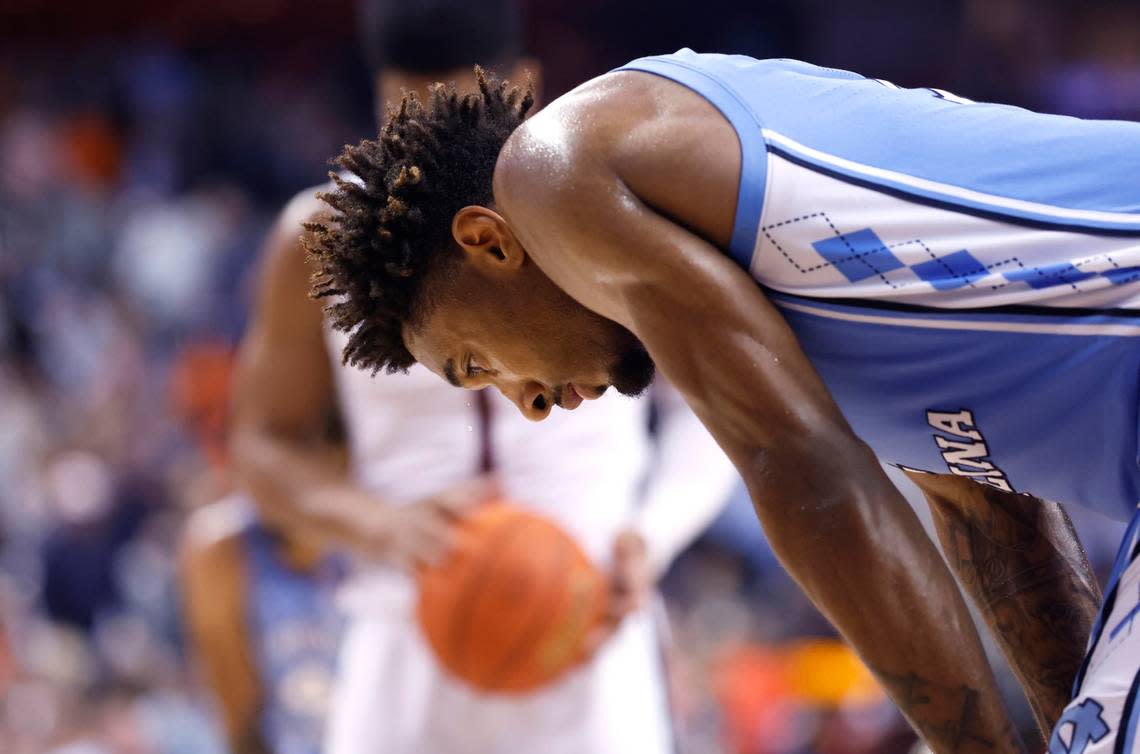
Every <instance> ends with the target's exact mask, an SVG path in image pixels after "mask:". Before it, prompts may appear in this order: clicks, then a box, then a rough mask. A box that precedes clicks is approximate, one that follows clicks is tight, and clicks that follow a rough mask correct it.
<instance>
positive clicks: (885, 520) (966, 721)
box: [496, 165, 1020, 754]
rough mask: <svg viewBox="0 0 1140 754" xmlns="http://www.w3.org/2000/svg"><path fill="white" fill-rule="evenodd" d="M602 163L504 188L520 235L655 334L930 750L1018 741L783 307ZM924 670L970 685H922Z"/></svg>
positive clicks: (842, 625) (795, 559)
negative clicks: (926, 689) (516, 191)
mask: <svg viewBox="0 0 1140 754" xmlns="http://www.w3.org/2000/svg"><path fill="white" fill-rule="evenodd" d="M592 170H595V168H591V166H589V165H586V166H585V167H584V168H582V171H583V172H582V173H580V174H577V175H571V176H570V177H569V178H564V179H563V180H561V181H560V182H559V183H558V184H553V185H551V184H548V185H547V186H546V187H543V186H541V185H538V184H537V183H535V184H531V185H530V186H528V190H527V191H526V196H527V201H525V202H522V201H519V202H511V201H509V200H508V201H507V202H506V203H504V204H503V205H501V208H502V209H503V210H504V212H506V213H507V216H508V219H509V221H510V222H511V225H512V227H514V228H515V229H516V230H517V231H518V232H519V233H520V234H521V237H520V240H521V241H522V243H523V245H524V246H526V247H527V248H528V249H532V250H534V251H532V252H531V253H532V256H534V257H535V258H536V260H537V262H538V264H539V265H540V266H541V267H542V269H543V270H544V271H546V272H547V274H549V275H550V276H551V278H552V279H553V280H554V282H555V283H556V284H558V285H559V286H560V287H562V288H563V290H565V291H567V292H568V293H569V294H570V295H572V296H574V297H575V298H577V299H578V300H579V301H581V302H583V303H585V304H586V305H587V306H589V307H591V308H593V309H594V310H595V311H597V312H599V313H600V314H602V315H603V316H606V317H609V318H610V319H613V320H615V321H617V322H619V323H621V324H623V325H624V326H626V327H627V328H629V329H630V330H631V331H632V332H633V333H634V334H635V335H637V336H638V337H639V338H640V339H641V340H642V342H643V343H644V344H645V345H646V347H647V348H648V350H649V352H650V354H651V355H652V356H653V357H654V359H655V360H656V362H657V364H658V367H659V368H660V369H661V371H662V372H663V373H664V374H665V376H666V377H668V378H669V380H670V381H671V382H672V383H673V384H674V385H675V386H676V387H677V388H678V389H679V390H680V391H681V392H682V393H683V394H684V395H685V397H686V400H687V401H688V402H689V403H690V405H691V406H692V407H693V408H694V410H695V411H696V413H697V414H698V416H700V418H701V420H702V421H703V422H704V423H705V424H706V426H707V427H708V428H709V429H710V431H711V432H712V433H713V435H714V436H715V437H716V439H717V441H718V442H719V443H720V445H721V447H722V448H724V449H725V451H726V452H727V453H728V454H729V456H730V457H731V458H732V459H733V461H734V463H735V464H736V466H737V468H738V469H739V470H740V472H741V474H742V475H743V476H744V478H745V481H746V482H747V483H748V486H749V489H750V491H751V493H752V497H753V501H754V502H755V504H756V508H757V512H758V514H759V517H760V519H761V521H762V523H763V524H764V527H765V529H766V531H767V532H768V534H769V538H770V541H771V543H772V545H773V547H774V549H775V551H776V553H777V555H778V556H779V557H780V559H781V561H782V562H783V563H784V565H785V566H786V567H787V568H788V570H789V572H790V573H791V574H792V576H793V577H794V578H795V579H796V581H797V582H798V583H799V584H800V585H801V586H802V587H803V589H804V590H805V592H806V593H807V594H808V595H809V597H810V598H811V599H812V601H813V602H814V603H815V604H816V605H817V606H818V607H819V608H820V609H821V610H822V612H823V613H824V614H825V615H827V617H828V618H829V619H830V620H831V621H832V622H833V623H834V624H835V625H836V627H837V628H838V629H839V630H840V632H841V633H842V634H843V635H844V636H845V637H846V638H847V639H848V641H850V642H851V644H852V645H853V646H854V647H855V648H856V650H857V651H858V652H859V654H860V655H861V656H862V658H863V659H864V661H866V662H867V663H868V665H870V666H871V667H872V669H874V670H875V672H876V673H877V674H878V676H879V678H880V680H881V681H882V682H883V683H884V685H885V687H886V689H887V691H888V692H889V693H890V694H891V696H892V697H893V698H894V700H895V701H896V702H897V703H898V704H899V706H900V707H901V708H902V710H903V712H904V714H906V715H907V717H908V719H909V720H910V721H911V723H912V724H913V725H914V727H915V728H916V729H917V730H918V731H919V732H920V733H921V734H922V735H923V736H924V737H925V738H926V739H927V740H928V741H929V742H930V744H931V746H932V747H933V749H934V751H935V752H938V754H949V753H950V752H990V751H1002V752H1013V751H1019V750H1020V744H1019V742H1018V740H1017V738H1016V734H1015V733H1014V731H1013V727H1012V725H1011V723H1010V722H1009V719H1008V717H1007V715H1006V714H1005V711H1004V706H1003V704H1002V701H1001V698H1000V696H999V694H998V691H997V688H996V683H995V681H994V678H993V674H992V672H991V670H990V668H989V666H988V665H987V663H986V659H985V656H984V653H983V651H982V647H981V642H980V640H979V639H978V636H977V633H976V631H975V630H974V628H973V624H972V623H971V621H970V618H969V614H968V612H967V610H966V606H965V603H964V601H963V598H962V596H961V594H960V592H959V590H958V588H957V585H956V584H955V583H954V580H953V577H952V576H951V575H950V572H949V570H948V569H947V567H946V565H945V563H944V562H943V561H942V559H941V556H940V555H939V554H938V552H937V550H936V548H935V547H934V545H933V543H932V542H931V541H930V540H929V538H928V537H927V536H926V535H925V533H924V531H923V529H922V527H921V525H920V524H919V522H918V520H917V518H916V517H915V515H914V513H913V511H912V510H911V509H910V507H909V506H908V505H907V503H906V502H905V500H903V498H902V496H901V495H900V493H899V492H898V491H897V490H896V489H895V488H894V486H893V485H892V484H891V483H890V481H889V480H888V479H887V478H886V476H885V475H884V474H883V472H882V470H881V469H880V468H879V466H878V463H877V461H876V459H875V458H874V456H873V454H872V453H871V452H870V450H869V449H868V448H867V447H866V446H865V445H864V444H863V443H862V442H860V441H859V439H858V438H857V437H855V436H854V435H853V434H852V432H851V429H850V427H849V426H848V424H847V422H846V421H845V419H844V418H843V416H842V414H841V412H840V411H839V409H838V407H837V406H836V404H835V403H834V401H833V400H832V398H831V396H830V394H829V392H828V390H827V389H826V387H825V386H824V385H823V382H822V381H821V379H820V378H819V376H818V375H817V374H816V372H815V370H814V369H813V368H812V366H811V364H810V362H809V361H808V360H807V357H806V356H805V355H804V353H803V351H802V350H801V349H800V347H799V345H798V343H797V342H796V339H795V336H794V334H793V333H792V332H791V330H790V329H789V328H788V326H787V324H786V323H785V322H784V320H783V318H782V317H781V316H780V314H779V313H778V311H776V310H775V309H774V307H773V306H772V305H771V304H770V303H769V302H768V301H767V300H766V298H765V297H764V295H763V294H762V292H761V291H760V289H759V288H758V286H757V285H756V284H755V282H754V281H753V280H752V279H751V278H750V277H749V276H748V275H747V274H746V273H745V272H744V271H743V270H741V269H739V268H738V267H736V266H735V265H734V264H733V263H732V262H731V261H729V260H728V258H727V257H726V256H725V255H724V254H723V253H722V252H720V251H719V250H717V249H716V248H714V247H712V246H711V245H710V244H708V243H707V242H705V241H704V240H702V239H701V238H699V237H697V236H696V235H694V234H693V233H691V232H689V231H688V230H686V229H685V228H684V227H682V226H681V225H679V224H677V223H675V222H673V221H671V220H670V219H667V218H665V217H663V216H661V215H659V214H657V213H656V212H654V211H653V210H652V209H651V208H649V207H648V206H646V205H645V204H644V203H643V202H642V201H640V199H639V198H638V197H637V196H636V195H634V194H633V192H632V191H631V190H630V188H629V187H628V186H627V185H626V184H625V183H624V182H623V181H622V180H621V179H620V178H619V177H618V176H616V175H606V174H605V173H604V172H602V171H601V170H600V169H597V172H591V171H592ZM497 178H498V176H497ZM504 193H505V195H506V194H509V193H510V192H504ZM496 195H497V196H498V195H499V191H498V186H497V190H496ZM528 228H531V229H534V231H533V233H532V234H528V233H527V229H528ZM536 252H537V253H536ZM915 678H919V679H922V680H923V682H924V683H925V684H927V685H929V686H930V687H932V688H942V689H949V690H956V692H957V693H949V692H947V693H945V694H938V695H931V694H912V693H911V691H912V690H913V688H914V685H915V683H914V680H913V679H915Z"/></svg>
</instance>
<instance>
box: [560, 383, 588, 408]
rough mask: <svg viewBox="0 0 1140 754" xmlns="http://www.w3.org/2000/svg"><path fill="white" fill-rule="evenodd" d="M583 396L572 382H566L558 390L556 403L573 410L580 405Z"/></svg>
mask: <svg viewBox="0 0 1140 754" xmlns="http://www.w3.org/2000/svg"><path fill="white" fill-rule="evenodd" d="M583 400H585V398H584V397H583V396H582V394H581V393H579V392H578V388H576V387H574V383H573V382H567V383H566V385H565V386H564V387H563V388H562V389H561V390H559V391H558V405H559V406H561V407H562V408H564V409H566V410H567V411H573V410H574V409H576V408H578V407H579V406H581V405H582V401H583Z"/></svg>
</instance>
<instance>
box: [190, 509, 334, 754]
mask: <svg viewBox="0 0 1140 754" xmlns="http://www.w3.org/2000/svg"><path fill="white" fill-rule="evenodd" d="M180 573H181V576H182V600H183V604H184V611H185V612H184V614H185V620H186V628H187V632H188V634H189V639H190V642H191V644H192V646H193V649H194V650H195V656H196V658H197V660H198V662H199V664H200V665H201V667H202V670H203V673H204V676H205V679H206V681H207V683H208V684H209V688H210V690H211V692H212V693H213V695H214V697H215V699H216V701H217V704H218V712H219V713H220V716H221V719H222V722H223V724H224V726H225V733H226V739H227V741H228V743H229V747H230V751H231V752H232V754H320V751H321V739H322V736H323V734H324V723H325V715H326V713H327V709H328V698H329V690H330V688H331V686H332V682H333V674H334V671H335V664H336V651H337V646H338V644H339V641H340V623H341V621H340V619H339V615H338V613H337V610H336V607H335V605H334V604H333V593H334V587H335V584H336V582H337V580H338V577H339V573H340V568H339V564H338V563H337V562H336V560H335V558H333V557H332V556H329V555H327V554H325V553H322V552H321V551H320V550H317V549H316V548H313V547H312V546H310V545H308V544H306V543H305V542H304V541H302V540H297V539H294V538H290V537H289V535H288V534H283V533H280V532H278V531H275V530H274V529H272V528H270V527H268V526H266V525H264V524H262V523H261V522H259V521H258V520H257V517H256V516H255V515H254V512H253V510H252V509H251V507H250V506H249V504H248V503H247V501H245V500H244V499H242V498H240V497H237V496H235V497H233V498H229V499H226V500H223V501H220V502H217V503H214V504H213V505H210V506H207V507H205V508H200V509H199V510H198V511H197V512H196V513H195V514H194V516H193V517H192V518H191V520H190V522H189V524H188V526H187V529H186V533H185V537H184V549H183V558H182V568H181V569H180Z"/></svg>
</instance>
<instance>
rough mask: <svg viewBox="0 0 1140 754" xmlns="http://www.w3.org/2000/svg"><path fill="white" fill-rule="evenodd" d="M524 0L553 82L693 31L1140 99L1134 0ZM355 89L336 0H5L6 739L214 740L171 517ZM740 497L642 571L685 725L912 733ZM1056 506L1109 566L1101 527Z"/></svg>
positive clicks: (191, 494) (356, 78)
mask: <svg viewBox="0 0 1140 754" xmlns="http://www.w3.org/2000/svg"><path fill="white" fill-rule="evenodd" d="M472 2H476V0H472ZM525 6H526V11H527V31H526V38H527V44H528V47H529V52H530V53H532V54H533V55H535V56H536V57H537V58H539V59H540V60H541V62H542V63H543V64H544V65H545V70H546V76H545V89H546V90H545V92H544V97H545V101H547V102H549V101H550V100H552V99H553V98H554V97H556V96H558V95H559V94H561V93H562V92H564V91H566V90H567V89H569V88H571V87H572V86H574V85H575V84H577V83H578V82H581V81H583V80H585V79H586V78H588V77H591V76H594V75H597V74H600V73H602V72H604V71H606V70H607V69H609V68H611V67H614V66H617V65H620V64H621V63H624V62H626V61H627V60H629V59H632V58H634V57H638V56H640V55H646V54H654V53H661V52H668V51H672V50H675V49H677V48H679V47H682V46H687V47H692V48H694V49H697V50H701V51H717V52H739V53H745V54H749V55H753V56H757V57H796V58H803V59H806V60H810V61H812V62H815V63H819V64H822V65H830V66H836V67H843V68H851V69H854V70H857V71H859V72H861V73H864V74H867V75H870V76H875V77H881V78H885V79H890V80H892V81H894V82H896V83H898V84H900V85H932V86H939V87H943V88H946V89H949V90H951V91H955V92H957V93H960V94H962V95H964V96H967V97H971V98H974V99H985V100H999V101H1003V102H1008V103H1013V104H1019V105H1024V106H1028V107H1032V108H1035V109H1039V110H1042V111H1047V112H1060V113H1068V114H1073V115H1079V116H1087V117H1109V118H1128V119H1136V118H1140V6H1138V5H1137V4H1136V3H1135V2H1100V1H1093V0H1085V1H1081V2H1078V1H1077V0H962V1H953V0H927V1H926V2H923V3H914V2H906V1H905V0H877V1H871V0H850V1H848V0H827V1H825V0H782V1H779V2H776V1H772V0H752V1H751V2H738V1H737V0H699V1H698V0H655V1H653V2H649V1H648V0H622V1H621V2H617V1H616V0H613V1H607V0H528V2H526V3H525ZM368 91H370V84H369V82H368V74H367V73H366V70H365V67H364V65H363V64H362V62H361V59H360V55H359V52H358V47H357V44H356V38H355V34H354V29H353V5H352V2H351V1H350V0H326V1H325V2H321V3H302V2H295V1H293V0H235V1H231V2H220V1H219V0H198V1H197V2H193V3H190V2H183V1H181V0H171V1H169V2H139V1H138V0H105V1H104V2H102V3H78V2H75V1H74V0H72V2H70V3H68V2H65V3H59V2H53V3H48V2H42V1H40V0H0V751H2V752H3V753H4V754H33V753H35V754H39V753H41V752H44V753H46V752H53V753H55V754H63V753H64V752H67V754H78V753H80V752H82V754H119V753H120V752H121V753H123V754H217V753H220V752H223V751H225V747H224V745H223V743H222V738H221V736H220V735H219V733H218V729H217V727H216V725H215V723H214V722H213V719H214V717H213V713H212V712H211V707H210V702H209V700H208V699H207V698H206V696H205V695H204V694H203V692H202V691H201V690H200V686H199V684H198V682H197V680H196V677H195V674H194V672H193V670H192V667H191V664H190V663H189V661H188V657H187V653H186V651H185V642H184V639H183V632H182V630H181V628H180V621H179V595H178V593H177V589H176V588H175V579H174V567H175V564H174V557H175V555H174V553H175V551H176V541H177V537H178V534H179V531H180V527H181V525H182V523H183V521H184V519H185V518H186V516H187V514H188V512H189V511H191V510H193V509H195V508H196V507H198V506H201V505H202V504H204V503H206V502H209V501H211V500H213V499H215V498H216V497H217V495H218V492H219V491H220V490H223V489H224V488H225V487H226V485H227V484H228V482H227V480H226V479H225V472H224V471H222V470H221V469H222V468H223V467H222V466H221V465H220V464H218V463H216V460H217V459H216V455H217V454H218V453H219V452H220V446H219V441H220V436H221V433H222V431H223V429H224V424H225V390H226V387H225V386H226V383H227V378H228V369H229V357H230V354H231V352H232V349H233V347H234V346H235V344H236V342H237V340H238V339H239V338H240V335H241V332H242V328H243V323H244V321H245V318H246V313H247V309H248V306H249V302H250V287H251V286H250V283H251V272H252V270H251V263H252V261H253V260H254V258H255V256H256V254H257V251H258V249H259V247H260V245H261V243H262V239H263V237H264V234H265V232H266V230H267V227H268V224H269V222H270V221H271V219H272V217H273V215H274V213H275V212H276V211H277V209H278V208H279V207H280V206H281V205H282V203H283V202H285V201H286V200H287V199H288V198H289V197H291V196H292V195H293V194H294V193H295V192H297V191H298V190H300V189H301V188H303V187H305V186H308V185H311V184H313V183H314V182H317V181H319V180H321V179H322V178H323V177H324V175H325V172H326V170H327V169H328V159H329V158H330V156H332V155H333V154H335V153H336V152H338V151H339V148H340V146H341V145H342V144H344V143H345V142H350V141H356V140H358V139H359V138H361V137H363V136H366V135H369V134H370V132H371V131H372V126H371V118H372V115H371V108H372V102H371V101H370V99H369V98H368V97H367V96H366V93H367V92H368ZM737 497H738V498H739V499H737V500H734V502H733V503H732V504H730V506H729V507H728V508H727V509H726V512H725V514H724V515H723V516H722V517H721V518H720V519H719V520H718V521H717V522H715V523H714V524H713V526H712V528H711V529H710V530H709V531H708V532H707V533H706V535H705V536H704V537H703V538H702V539H701V541H699V542H698V543H697V544H696V546H694V547H693V548H692V549H691V550H690V551H689V552H688V553H686V554H685V556H683V557H682V558H681V559H680V561H679V562H678V563H677V564H676V565H675V566H674V568H673V569H672V571H671V573H670V574H669V576H668V577H667V579H666V581H665V585H664V586H665V589H664V591H665V596H666V599H667V603H668V605H669V613H670V622H671V627H672V639H673V641H672V647H671V649H670V650H669V652H670V655H669V666H670V674H671V686H672V691H673V710H674V715H675V718H676V720H675V722H676V724H677V728H678V730H679V732H680V733H679V736H680V741H679V743H680V746H681V751H682V754H704V753H706V752H708V753H712V752H725V753H726V754H791V753H793V752H797V753H798V752H804V753H807V752H813V753H817V754H873V753H878V752H882V753H883V754H887V753H890V752H903V751H906V750H907V749H908V747H909V746H910V745H911V743H912V741H913V737H912V736H911V734H910V733H909V731H908V729H907V728H906V726H905V724H904V723H903V722H902V721H901V719H900V718H899V717H898V716H897V714H896V713H894V712H893V710H892V709H891V707H890V706H889V705H887V704H886V703H885V702H883V701H882V699H881V698H880V697H878V696H877V695H876V694H875V693H874V691H873V689H872V690H868V689H866V688H863V687H861V686H859V684H857V683H856V684H853V683H848V682H846V681H847V680H849V679H850V678H853V677H855V676H857V672H856V671H855V670H854V669H852V668H850V667H849V665H848V661H847V659H846V658H845V657H844V656H843V655H842V654H841V653H835V652H834V651H833V648H832V647H831V646H830V645H829V644H821V643H815V640H827V639H830V637H831V634H830V632H829V631H828V629H827V626H826V624H825V623H824V622H823V621H822V619H821V618H819V617H818V616H817V615H816V614H815V613H814V611H813V610H812V609H811V608H810V606H808V605H807V604H806V603H805V601H804V599H803V598H802V597H801V596H800V595H799V593H798V592H797V591H796V589H795V588H794V587H793V586H792V585H791V584H790V583H789V582H788V580H787V579H786V577H784V576H783V575H782V573H781V572H780V570H779V567H778V565H777V564H776V562H775V559H774V557H773V556H772V555H771V554H770V552H768V551H767V549H766V548H765V547H764V544H763V540H762V537H761V535H760V533H759V531H758V527H757V525H756V523H755V519H754V518H753V516H752V514H751V511H750V509H749V505H748V503H747V500H746V498H745V497H744V495H743V494H738V496H737ZM1074 518H1075V519H1077V524H1078V527H1079V528H1080V530H1081V532H1082V535H1083V538H1084V540H1085V543H1086V546H1087V547H1088V549H1089V555H1090V558H1091V559H1092V560H1093V562H1094V564H1096V565H1097V567H1098V568H1100V569H1105V568H1107V566H1108V562H1109V559H1110V558H1111V556H1112V553H1113V551H1114V544H1115V542H1116V538H1117V537H1118V536H1119V532H1118V530H1117V528H1116V527H1115V525H1113V524H1112V523H1110V522H1107V521H1106V520H1103V519H1100V518H1099V517H1097V516H1095V515H1093V514H1083V515H1082V514H1081V512H1080V511H1076V512H1074ZM805 668H806V669H807V670H805ZM803 678H817V679H824V681H828V682H822V681H821V682H820V683H816V684H805V683H803V682H802V679H803ZM797 679H799V680H798V681H797ZM832 681H833V682H832ZM1021 721H1022V722H1023V723H1024V724H1026V725H1027V726H1028V725H1031V723H1032V721H1031V718H1029V716H1028V713H1027V711H1025V710H1022V712H1021Z"/></svg>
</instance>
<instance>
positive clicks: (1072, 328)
mask: <svg viewBox="0 0 1140 754" xmlns="http://www.w3.org/2000/svg"><path fill="white" fill-rule="evenodd" d="M765 295H766V296H767V297H768V299H769V300H770V301H772V302H773V303H775V304H776V305H777V306H786V307H789V308H796V309H797V310H799V311H806V312H807V313H814V314H818V315H819V316H828V315H834V318H836V319H844V318H849V317H857V316H865V317H870V318H874V319H880V320H883V324H898V325H902V326H906V325H907V324H910V326H913V327H923V326H928V327H937V328H940V329H947V330H979V331H980V330H993V331H1002V330H1005V331H1008V332H1035V333H1042V334H1047V333H1051V332H1052V333H1057V334H1063V335H1091V336H1099V335H1116V336H1121V337H1140V311H1138V310H1124V309H1105V310H1101V311H1096V310H1089V309H1069V308H1065V307H1059V306H1057V307H1044V306H1007V307H990V308H981V309H955V308H949V307H945V308H934V307H928V306H918V305H908V304H893V303H891V302H884V301H877V300H861V299H839V300H829V299H825V298H816V297H806V296H796V295H794V294H790V293H785V292H782V291H776V290H773V289H765Z"/></svg>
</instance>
